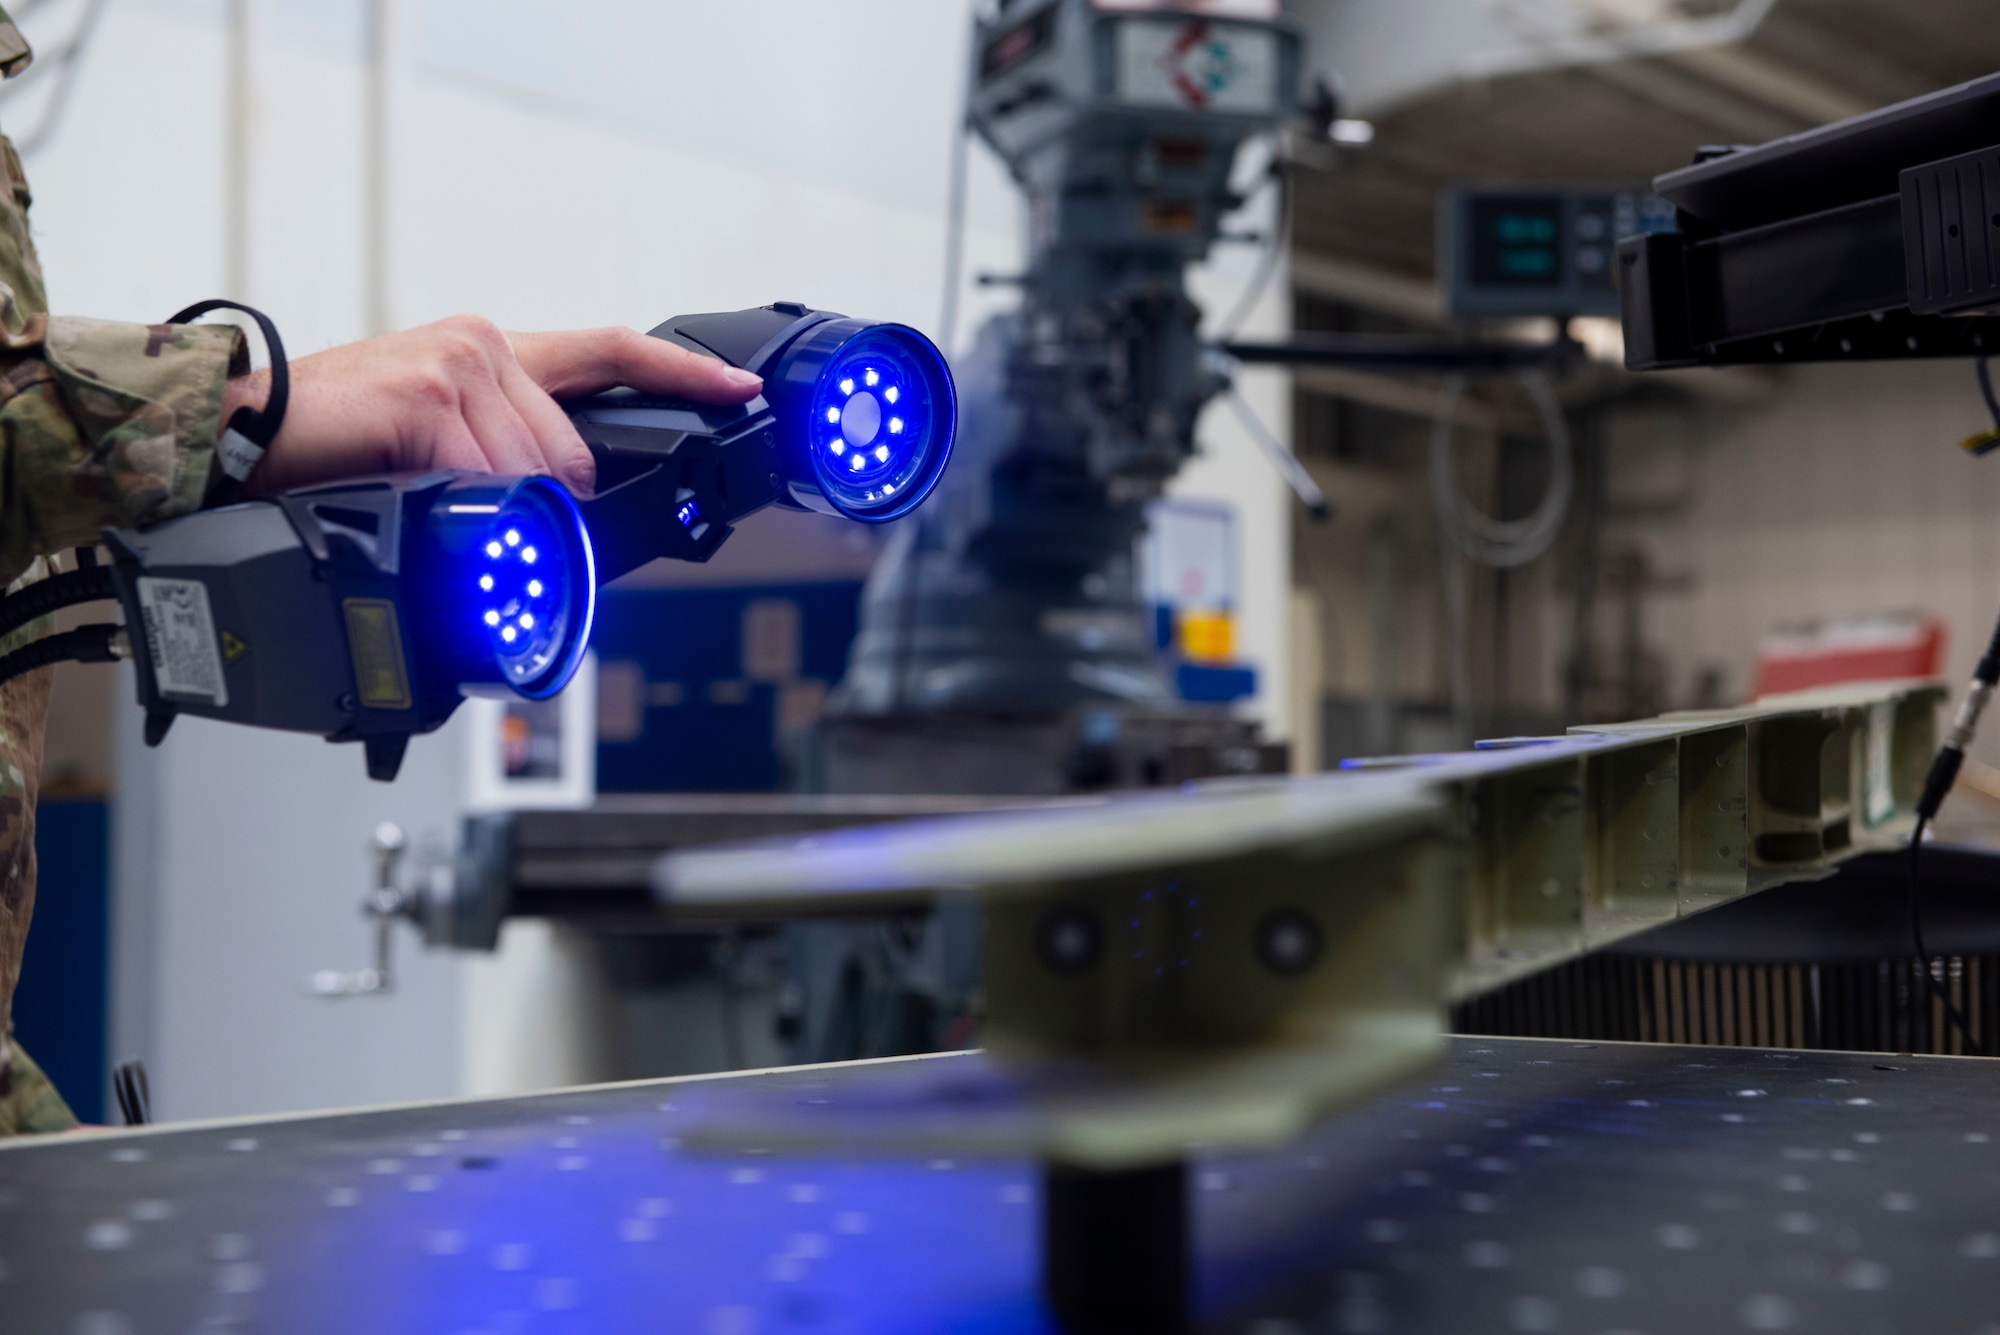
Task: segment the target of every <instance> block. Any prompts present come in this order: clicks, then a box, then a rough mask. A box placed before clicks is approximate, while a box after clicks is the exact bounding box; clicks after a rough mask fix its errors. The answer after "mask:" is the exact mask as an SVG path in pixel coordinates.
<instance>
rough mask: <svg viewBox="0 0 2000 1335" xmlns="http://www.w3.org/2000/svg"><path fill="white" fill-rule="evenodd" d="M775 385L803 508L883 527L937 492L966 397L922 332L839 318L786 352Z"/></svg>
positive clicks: (771, 383) (794, 484)
mask: <svg viewBox="0 0 2000 1335" xmlns="http://www.w3.org/2000/svg"><path fill="white" fill-rule="evenodd" d="M767 383H768V384H769V389H768V391H767V392H768V393H769V394H770V396H771V398H772V400H773V405H774V406H775V407H777V408H778V409H779V413H780V420H781V421H782V422H783V423H784V429H785V433H786V436H787V445H788V449H789V452H790V454H791V457H792V459H793V460H794V461H795V462H794V467H793V468H792V470H791V472H792V488H791V490H792V494H793V497H794V498H795V499H796V500H798V501H799V502H800V503H802V504H805V505H808V506H810V507H811V508H813V509H815V510H822V511H826V512H828V513H834V514H842V515H845V516H847V517H848V518H850V519H859V520H863V521H865V522H869V523H882V522H885V521H887V520H890V519H896V518H899V517H901V516H902V515H905V514H908V513H909V512H910V511H911V510H914V509H915V508H916V507H917V506H918V505H920V504H922V502H923V500H924V498H925V497H926V496H929V495H930V493H931V490H932V489H933V488H934V487H936V486H937V483H938V479H939V478H940V477H941V476H942V475H943V473H944V467H945V464H946V462H947V461H948V460H949V459H950V457H951V447H952V442H953V439H954V437H955V436H956V435H957V431H958V396H957V393H956V391H955V389H954V388H953V385H952V379H951V372H950V370H949V369H948V368H947V367H946V365H945V360H944V356H943V354H941V353H940V352H939V351H938V350H937V347H936V346H935V345H934V344H932V342H931V341H930V340H929V339H927V338H925V337H924V336H923V335H922V334H920V333H918V332H917V331H916V330H914V329H911V328H909V327H908V326H907V325H897V324H875V323H872V322H870V321H865V320H850V319H840V320H829V321H827V322H826V323H824V324H820V325H816V326H814V327H813V328H811V329H809V330H807V331H806V332H805V333H804V334H803V335H801V336H800V337H799V340H798V342H796V343H794V344H793V345H792V346H791V347H790V348H788V349H786V351H785V352H784V354H783V355H782V356H781V357H780V358H779V359H778V366H777V368H776V371H775V373H774V374H772V375H771V376H769V377H768V378H767Z"/></svg>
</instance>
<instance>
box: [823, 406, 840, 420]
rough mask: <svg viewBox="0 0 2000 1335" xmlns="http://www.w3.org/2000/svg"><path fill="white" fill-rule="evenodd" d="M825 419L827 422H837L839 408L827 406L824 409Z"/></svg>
mask: <svg viewBox="0 0 2000 1335" xmlns="http://www.w3.org/2000/svg"><path fill="white" fill-rule="evenodd" d="M826 420H827V421H829V422H838V421H839V420H840V409H839V408H828V409H827V410H826Z"/></svg>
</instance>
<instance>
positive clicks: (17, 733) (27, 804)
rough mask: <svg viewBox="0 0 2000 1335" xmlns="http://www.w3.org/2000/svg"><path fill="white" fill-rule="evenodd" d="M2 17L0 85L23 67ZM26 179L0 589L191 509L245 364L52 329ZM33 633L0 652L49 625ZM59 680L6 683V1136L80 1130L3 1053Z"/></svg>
mask: <svg viewBox="0 0 2000 1335" xmlns="http://www.w3.org/2000/svg"><path fill="white" fill-rule="evenodd" d="M32 58H33V57H32V55H31V54H30V52H29V50H28V44H27V42H26V41H24V40H23V39H22V37H21V33H20V31H19V29H17V28H16V27H15V26H14V24H13V22H12V20H11V19H9V18H8V16H7V14H6V11H5V10H0V76H5V77H12V76H13V75H16V74H19V73H20V72H21V71H22V70H24V69H26V68H27V67H28V62H29V61H30V60H31V59H32ZM28 205H29V196H28V184H27V181H26V179H25V178H24V177H23V176H22V174H21V160H20V158H19V157H18V156H16V154H15V152H14V146H13V145H12V144H11V143H9V142H8V141H7V140H6V139H5V138H4V137H0V585H14V584H16V583H25V582H26V581H28V580H32V579H36V578H40V577H41V576H42V575H43V574H45V573H46V571H47V562H46V560H45V558H47V557H50V556H53V555H55V554H56V553H59V552H61V551H63V550H64V549H66V548H71V547H79V546H86V545H89V544H91V543H94V542H96V541H97V537H98V534H99V532H100V531H101V530H103V529H104V528H105V527H107V526H119V527H125V526H135V525H140V524H148V523H153V522H156V521H158V520H162V519H166V518H170V517H171V516H174V515H178V514H186V513H187V512H188V511H191V510H194V509H197V508H199V506H200V505H201V501H202V497H203V495H204V494H205V493H206V492H207V490H208V487H209V484H210V481H211V478H212V476H213V470H214V469H215V468H216V467H217V464H216V461H215V446H216V440H217V437H218V435H219V433H220V421H219V419H220V416H221V412H222V390H223V385H224V383H225V382H226V381H227V379H228V378H229V376H231V375H232V374H240V373H241V372H242V371H243V370H244V369H246V362H245V351H244V344H243V339H242V336H241V335H240V334H238V333H237V332H236V331H235V330H233V329H231V328H229V327H227V326H220V325H218V326H203V327H200V328H193V327H185V326H182V327H176V326H169V325H142V324H117V323H113V322H109V321H103V320H83V319H76V318H72V317H67V316H62V317H57V318H53V319H51V318H50V316H49V314H48V301H47V298H46V296H45V295H44V293H43V289H42V273H41V267H40V264H39V263H38V262H37V260H36V258H35V248H34V244H33V242H32V241H31V240H30V239H29V234H28ZM48 628H49V627H48V624H47V623H46V622H44V623H38V624H36V625H33V626H29V627H26V628H24V629H23V630H22V631H20V632H19V633H17V634H16V635H15V636H14V637H12V638H11V639H9V640H8V641H6V642H4V643H0V651H4V650H11V649H13V648H16V647H18V645H19V644H20V643H23V642H25V641H26V640H28V639H32V638H34V637H35V636H37V635H40V634H42V633H44V632H46V631H47V630H48ZM53 674H54V669H51V668H44V669H42V670H41V671H39V672H34V673H30V674H28V675H27V676H23V677H17V678H15V679H14V680H13V681H11V682H8V683H6V684H5V685H0V1136H5V1135H20V1134H24V1133H29V1132H41V1131H62V1130H67V1129H69V1128H70V1127H72V1126H74V1125H75V1124H76V1121H75V1118H74V1117H72V1116H71V1115H70V1112H69V1109H68V1108H66V1107H65V1106H64V1105H63V1101H62V1099H61V1098H60V1097H59V1096H58V1095H57V1094H56V1092H55V1090H54V1088H53V1087H52V1086H51V1085H50V1084H49V1083H48V1081H47V1079H46V1078H45V1077H44V1076H43V1075H42V1073H41V1070H40V1068H39V1067H37V1066H36V1065H35V1064H34V1062H33V1061H31V1060H29V1059H28V1058H27V1054H26V1053H24V1052H22V1051H21V1050H20V1049H19V1048H17V1047H14V1046H12V1045H11V1044H10V1043H9V1042H8V1035H9V1034H10V1033H11V1031H12V1024H13V999H14V984H15V981H16V980H17V979H18V978H19V977H20V972H21V952H22V948H23V946H24V945H25V944H26V941H27V935H28V920H29V918H30V916H31V915H32V913H33V912H34V907H35V797H36V792H37V790H38V787H39V783H40V769H41V761H42V728H43V724H44V722H45V720H46V715H47V712H48V703H49V687H50V684H51V682H52V680H53Z"/></svg>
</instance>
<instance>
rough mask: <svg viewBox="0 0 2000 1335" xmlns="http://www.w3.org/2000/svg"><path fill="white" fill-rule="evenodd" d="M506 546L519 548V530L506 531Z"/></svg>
mask: <svg viewBox="0 0 2000 1335" xmlns="http://www.w3.org/2000/svg"><path fill="white" fill-rule="evenodd" d="M507 545H508V546H509V547H519V546H520V545H521V530H520V529H518V528H510V529H508V530H507Z"/></svg>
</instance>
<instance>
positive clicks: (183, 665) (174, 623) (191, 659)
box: [139, 578, 229, 708]
mask: <svg viewBox="0 0 2000 1335" xmlns="http://www.w3.org/2000/svg"><path fill="white" fill-rule="evenodd" d="M139 614H140V615H141V616H142V617H144V618H145V622H146V644H147V647H148V648H150V649H151V650H152V658H153V683H154V684H155V685H156V686H158V687H159V690H160V694H161V695H164V696H166V697H167V698H168V699H178V700H188V701H199V702H200V703H202V704H205V705H213V706H215V707H217V708H220V707H222V706H223V705H226V704H228V703H229V684H228V682H227V681H225V680H224V679H223V675H222V649H221V646H220V645H219V644H218V643H217V642H216V638H215V615H214V613H213V612H211V611H210V610H209V606H208V586H207V585H206V584H203V583H202V582H201V581H200V580H197V579H150V578H148V579H142V580H140V581H139Z"/></svg>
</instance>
